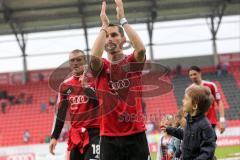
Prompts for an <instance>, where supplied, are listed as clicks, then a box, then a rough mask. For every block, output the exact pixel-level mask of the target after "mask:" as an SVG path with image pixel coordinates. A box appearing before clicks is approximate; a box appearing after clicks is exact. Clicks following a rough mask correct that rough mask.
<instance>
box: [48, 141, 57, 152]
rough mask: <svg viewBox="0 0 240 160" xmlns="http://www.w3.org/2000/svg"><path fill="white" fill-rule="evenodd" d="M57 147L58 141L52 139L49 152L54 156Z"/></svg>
mask: <svg viewBox="0 0 240 160" xmlns="http://www.w3.org/2000/svg"><path fill="white" fill-rule="evenodd" d="M56 145H57V140H56V139H55V138H52V139H51V141H50V144H49V152H50V153H51V154H52V155H55V152H54V150H55V147H56Z"/></svg>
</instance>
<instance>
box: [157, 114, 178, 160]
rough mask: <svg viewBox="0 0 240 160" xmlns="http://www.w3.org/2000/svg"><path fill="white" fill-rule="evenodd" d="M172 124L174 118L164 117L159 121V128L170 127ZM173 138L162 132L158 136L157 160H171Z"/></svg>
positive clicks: (170, 116) (173, 148)
mask: <svg viewBox="0 0 240 160" xmlns="http://www.w3.org/2000/svg"><path fill="white" fill-rule="evenodd" d="M173 123H174V117H173V116H172V115H166V116H165V117H164V119H163V120H162V121H161V126H162V125H166V126H172V125H173ZM174 139H175V138H174V137H173V136H171V135H169V134H167V132H165V131H163V132H162V133H161V135H160V141H159V143H158V152H157V160H172V159H173V156H174V152H175V150H176V149H175V147H174Z"/></svg>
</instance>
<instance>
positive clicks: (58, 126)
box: [49, 95, 68, 155]
mask: <svg viewBox="0 0 240 160" xmlns="http://www.w3.org/2000/svg"><path fill="white" fill-rule="evenodd" d="M58 98H60V95H59V96H58ZM59 101H60V102H59V103H58V110H57V115H56V116H55V120H54V129H53V132H52V135H51V141H50V144H49V152H50V153H51V154H52V155H54V154H55V153H54V150H55V147H56V145H57V139H58V138H59V136H60V134H61V131H62V129H63V126H64V121H65V118H66V114H67V108H68V101H67V99H66V98H63V99H62V100H61V98H60V100H59Z"/></svg>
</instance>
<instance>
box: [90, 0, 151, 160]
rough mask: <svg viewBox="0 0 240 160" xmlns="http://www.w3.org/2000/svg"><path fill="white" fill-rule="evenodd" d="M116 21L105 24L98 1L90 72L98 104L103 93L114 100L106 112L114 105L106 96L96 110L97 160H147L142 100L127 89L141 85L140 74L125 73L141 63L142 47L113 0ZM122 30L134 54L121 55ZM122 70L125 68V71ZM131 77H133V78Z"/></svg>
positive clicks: (143, 57) (119, 2)
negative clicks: (94, 77)
mask: <svg viewBox="0 0 240 160" xmlns="http://www.w3.org/2000/svg"><path fill="white" fill-rule="evenodd" d="M115 3H116V11H117V19H118V20H119V22H120V24H121V26H120V25H114V24H109V19H108V17H107V15H106V2H105V1H103V2H102V10H101V14H100V19H101V22H102V29H101V30H100V33H99V34H98V36H97V38H96V40H95V42H94V45H93V48H92V51H91V52H92V57H91V63H90V66H91V69H92V70H93V72H95V73H98V74H97V75H98V77H97V84H96V86H97V87H96V88H97V95H98V98H99V101H101V100H103V101H104V99H106V98H104V97H105V94H102V93H101V92H100V93H99V91H106V93H111V94H112V95H113V96H115V97H118V99H117V100H118V101H117V103H116V105H115V106H114V108H113V109H112V110H111V111H109V112H106V110H108V109H109V108H111V107H112V104H113V103H115V100H114V98H113V97H112V98H111V97H110V98H109V99H107V100H106V101H104V102H103V103H104V104H103V107H100V110H101V113H102V116H101V120H100V136H101V140H100V148H101V153H100V158H101V159H102V160H113V159H114V160H126V159H128V160H149V159H150V154H149V149H148V143H147V139H146V134H145V130H146V129H145V124H144V121H143V120H141V119H137V118H136V117H141V116H142V117H143V111H142V100H141V98H136V97H137V96H138V97H140V96H139V95H140V94H141V93H140V91H139V90H136V91H135V92H131V94H129V93H130V88H131V87H130V86H131V85H132V84H133V83H135V84H141V78H140V77H141V73H139V72H128V67H126V66H128V65H130V63H132V62H138V63H141V64H144V62H145V47H144V45H143V43H142V41H141V39H140V37H139V35H138V34H137V33H136V31H135V30H134V29H133V28H132V27H131V26H130V25H129V24H128V22H127V19H126V18H125V14H124V7H123V2H122V0H115ZM124 30H125V32H126V33H127V36H128V38H129V39H130V41H131V42H132V45H133V47H134V52H133V53H131V54H130V55H125V54H124V53H123V44H124V43H125V42H126V37H125V35H124ZM104 49H105V51H106V52H107V56H108V60H106V59H104V58H101V57H102V54H103V51H104ZM125 67H126V68H125ZM133 77H134V78H133Z"/></svg>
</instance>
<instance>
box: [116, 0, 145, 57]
mask: <svg viewBox="0 0 240 160" xmlns="http://www.w3.org/2000/svg"><path fill="white" fill-rule="evenodd" d="M115 3H116V5H117V7H116V11H117V19H118V20H119V21H120V23H121V25H122V26H123V28H124V30H125V32H126V33H127V36H128V38H129V40H130V41H131V43H132V45H133V48H134V50H135V52H134V57H135V59H136V60H137V61H138V62H143V61H145V53H146V49H145V46H144V44H143V42H142V40H141V38H140V37H139V35H138V34H137V32H136V31H135V30H134V29H133V28H132V27H131V26H130V25H129V24H128V23H127V20H126V18H125V13H124V7H123V2H122V0H115Z"/></svg>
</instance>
